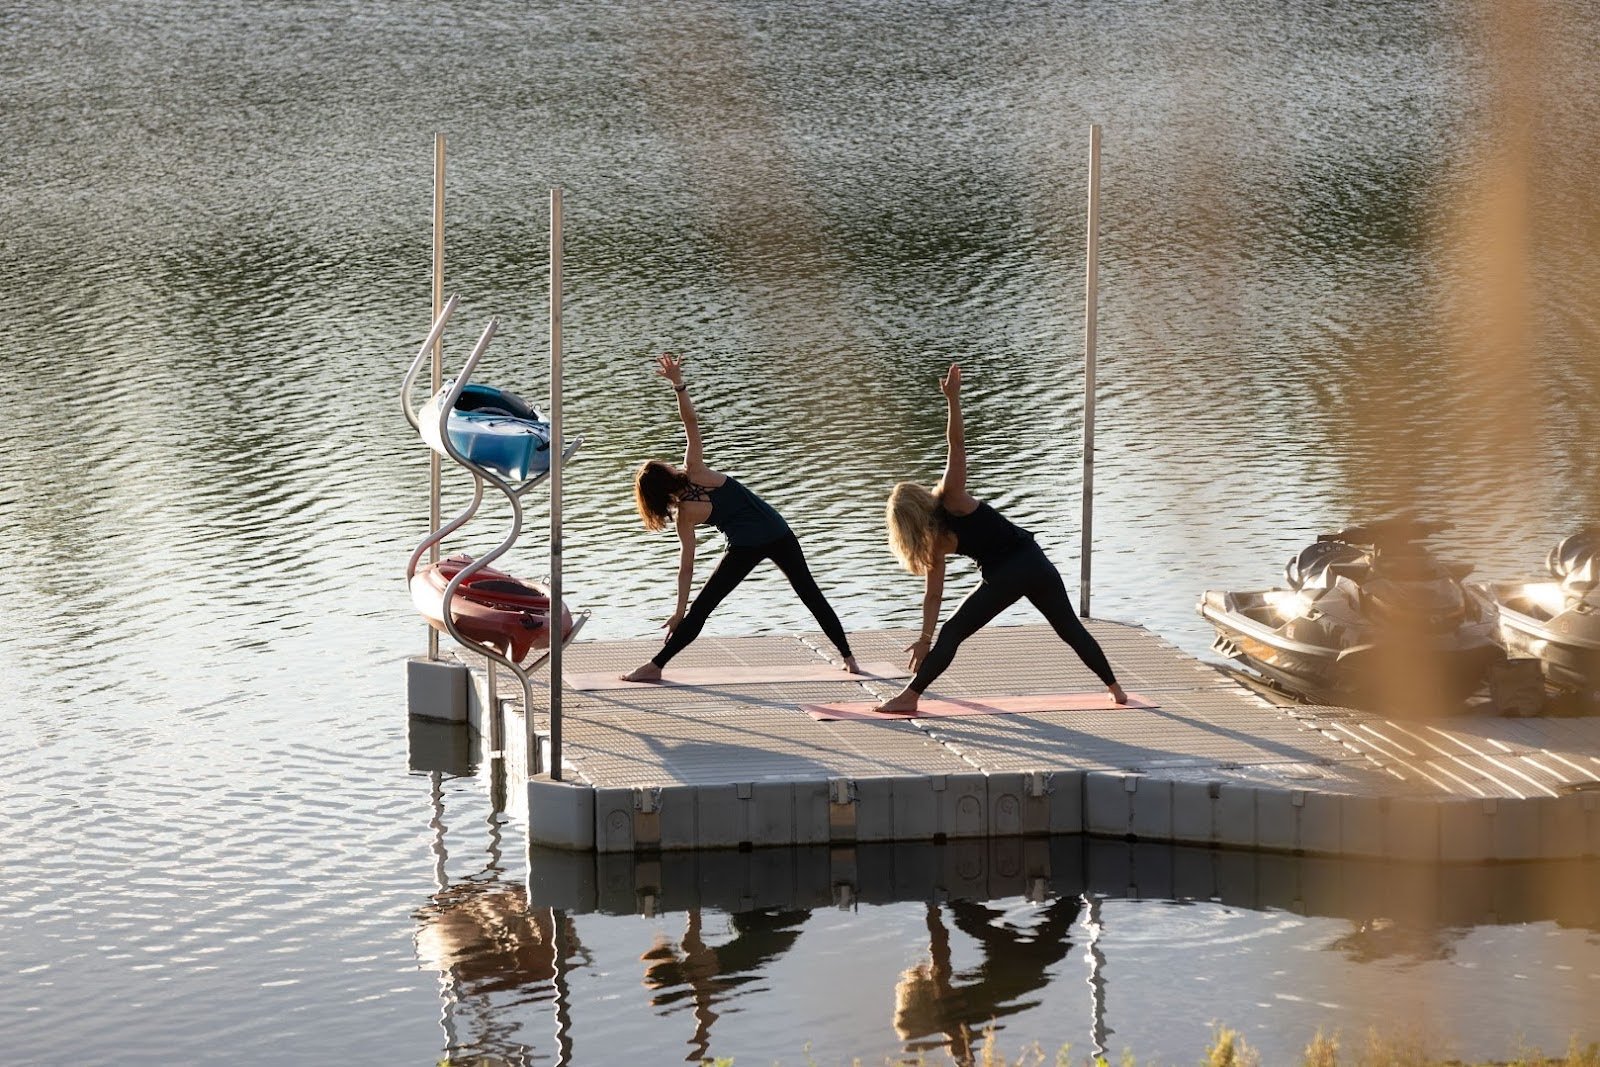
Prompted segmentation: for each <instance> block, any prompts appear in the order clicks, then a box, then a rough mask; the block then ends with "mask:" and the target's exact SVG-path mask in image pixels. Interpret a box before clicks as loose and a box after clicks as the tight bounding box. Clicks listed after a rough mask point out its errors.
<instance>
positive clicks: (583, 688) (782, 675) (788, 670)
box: [563, 661, 911, 692]
mask: <svg viewBox="0 0 1600 1067" xmlns="http://www.w3.org/2000/svg"><path fill="white" fill-rule="evenodd" d="M861 669H862V671H863V672H865V673H862V674H851V673H850V672H849V671H847V670H845V669H844V668H843V667H840V666H838V665H836V664H833V663H823V662H820V661H819V662H816V663H770V664H758V665H754V666H752V665H748V664H728V665H727V666H723V667H668V668H667V669H666V670H665V671H664V672H663V673H662V675H661V681H659V682H625V681H623V680H622V675H623V674H624V673H625V672H623V671H595V672H592V673H588V674H569V675H566V676H565V677H564V678H563V681H565V682H566V684H567V688H568V689H576V690H578V691H579V692H592V691H594V690H598V689H661V688H663V687H669V686H685V685H687V686H702V687H715V686H719V685H758V684H761V683H764V682H858V681H865V680H867V679H871V678H880V679H881V678H909V677H910V676H911V672H910V671H908V670H906V669H905V668H904V667H899V666H896V665H895V664H893V663H863V664H861Z"/></svg>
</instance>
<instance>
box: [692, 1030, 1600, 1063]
mask: <svg viewBox="0 0 1600 1067" xmlns="http://www.w3.org/2000/svg"><path fill="white" fill-rule="evenodd" d="M975 1036H976V1035H975ZM995 1036H996V1035H995V1033H994V1031H993V1030H992V1029H989V1030H985V1031H984V1032H983V1034H982V1037H981V1041H980V1042H975V1043H974V1044H975V1045H976V1046H977V1047H976V1048H975V1049H974V1055H973V1057H972V1058H970V1059H964V1060H958V1059H956V1058H955V1057H953V1056H951V1055H950V1054H949V1052H948V1051H946V1052H943V1053H939V1054H935V1055H934V1056H933V1057H931V1058H930V1057H929V1055H928V1054H926V1053H922V1054H919V1055H918V1056H917V1057H916V1059H914V1060H913V1059H906V1058H904V1057H896V1058H889V1057H885V1058H884V1060H883V1063H884V1065H885V1067H944V1065H946V1064H961V1065H962V1067H1157V1065H1155V1064H1153V1063H1151V1062H1149V1061H1141V1060H1139V1059H1138V1058H1137V1057H1136V1056H1134V1054H1133V1053H1132V1052H1131V1051H1130V1052H1123V1053H1122V1055H1121V1056H1120V1057H1118V1058H1117V1059H1114V1060H1108V1059H1106V1058H1104V1057H1093V1056H1081V1055H1080V1056H1074V1055H1073V1053H1072V1048H1071V1046H1070V1045H1063V1046H1061V1048H1060V1049H1058V1050H1056V1052H1055V1053H1054V1054H1052V1053H1049V1052H1046V1051H1045V1050H1044V1049H1043V1048H1041V1047H1040V1046H1038V1045H1033V1046H1030V1047H1028V1048H1024V1049H1023V1050H1022V1051H1021V1053H1020V1055H1019V1056H1018V1057H1017V1058H1016V1059H1011V1058H1009V1057H1008V1056H1007V1055H1006V1054H1005V1053H1004V1052H1002V1051H1001V1050H1000V1049H999V1048H998V1046H997V1042H996V1041H995ZM1194 1062H1196V1063H1198V1064H1199V1065H1200V1067H1600V1042H1590V1043H1589V1044H1587V1045H1584V1044H1580V1043H1579V1041H1578V1038H1577V1037H1576V1036H1575V1037H1573V1038H1572V1040H1571V1042H1570V1043H1569V1044H1568V1045H1567V1049H1566V1051H1565V1052H1563V1053H1558V1054H1554V1055H1551V1054H1547V1053H1544V1052H1542V1051H1540V1050H1539V1049H1536V1048H1529V1049H1524V1050H1521V1051H1519V1052H1518V1054H1517V1056H1516V1058H1514V1059H1510V1060H1462V1059H1458V1058H1455V1057H1454V1056H1451V1055H1449V1054H1447V1053H1441V1052H1439V1051H1437V1049H1432V1050H1430V1049H1429V1048H1428V1047H1427V1046H1426V1043H1425V1042H1424V1041H1423V1040H1422V1039H1420V1038H1413V1037H1397V1036H1393V1035H1384V1034H1380V1033H1378V1032H1376V1031H1369V1032H1368V1033H1366V1034H1365V1035H1364V1036H1363V1037H1362V1038H1360V1039H1359V1040H1356V1041H1346V1040H1345V1039H1344V1038H1343V1037H1341V1035H1339V1034H1337V1033H1335V1034H1331V1035H1330V1034H1324V1033H1322V1032H1321V1031H1318V1033H1317V1035H1316V1037H1314V1038H1312V1040H1311V1043H1310V1044H1308V1045H1307V1046H1306V1048H1305V1052H1304V1054H1303V1055H1302V1057H1301V1058H1300V1059H1299V1060H1296V1061H1294V1062H1293V1063H1289V1064H1276V1063H1274V1064H1263V1063H1262V1060H1261V1056H1260V1054H1259V1053H1258V1052H1257V1051H1256V1050H1255V1049H1253V1048H1251V1047H1250V1045H1249V1044H1248V1043H1247V1042H1246V1041H1245V1040H1244V1038H1242V1037H1241V1036H1240V1035H1239V1033H1238V1032H1237V1031H1234V1030H1230V1029H1228V1028H1227V1027H1220V1028H1218V1030H1217V1031H1216V1033H1215V1035H1214V1037H1213V1039H1212V1042H1211V1046H1210V1047H1209V1048H1207V1049H1205V1050H1204V1051H1203V1053H1202V1054H1201V1056H1200V1058H1199V1059H1198V1060H1196V1061H1194ZM701 1063H702V1065H703V1067H736V1064H735V1062H734V1060H733V1059H732V1058H728V1059H707V1060H702V1061H701ZM771 1063H772V1065H773V1067H782V1064H781V1062H780V1061H777V1060H773V1061H771ZM865 1065H866V1061H864V1060H862V1059H860V1058H859V1057H858V1058H856V1059H853V1060H851V1061H850V1064H849V1067H865ZM804 1067H823V1065H821V1064H819V1063H818V1062H817V1061H816V1060H814V1059H812V1058H811V1056H810V1054H809V1052H808V1053H807V1054H806V1057H805V1061H804Z"/></svg>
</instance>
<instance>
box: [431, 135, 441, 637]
mask: <svg viewBox="0 0 1600 1067" xmlns="http://www.w3.org/2000/svg"><path fill="white" fill-rule="evenodd" d="M443 308H444V134H442V133H435V134H434V135H433V318H432V319H431V320H429V321H431V322H438V321H439V312H440V311H441V310H442V309H443ZM429 380H430V381H431V382H432V383H433V392H432V393H431V394H430V395H433V396H437V395H438V394H439V389H440V387H442V386H443V385H444V342H443V341H442V340H436V341H434V342H433V373H432V374H431V375H430V376H429ZM438 528H439V453H437V452H435V451H434V450H433V449H431V448H430V449H428V532H429V533H430V534H431V533H432V532H433V531H435V530H437V529H438ZM428 562H429V563H438V562H439V545H438V543H437V542H435V543H434V544H433V545H432V546H431V547H430V548H429V549H428ZM438 658H439V631H438V630H435V629H434V628H433V627H432V626H430V627H428V659H430V660H436V659H438Z"/></svg>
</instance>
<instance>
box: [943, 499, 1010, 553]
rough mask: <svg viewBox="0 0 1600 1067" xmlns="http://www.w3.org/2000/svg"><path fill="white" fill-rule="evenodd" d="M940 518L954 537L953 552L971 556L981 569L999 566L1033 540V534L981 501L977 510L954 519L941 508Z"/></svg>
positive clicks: (953, 516) (955, 516) (956, 516)
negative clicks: (1021, 546)
mask: <svg viewBox="0 0 1600 1067" xmlns="http://www.w3.org/2000/svg"><path fill="white" fill-rule="evenodd" d="M939 514H940V515H941V516H942V517H943V519H944V524H945V527H946V528H947V529H949V531H950V532H951V533H953V534H955V535H956V551H957V552H959V553H961V555H963V556H971V557H972V558H973V559H974V560H976V561H977V562H978V566H979V567H980V568H983V567H988V566H990V565H991V564H994V563H997V562H999V561H1000V560H1002V559H1004V558H1005V557H1006V556H1008V555H1010V554H1011V552H1013V551H1014V550H1015V549H1016V548H1017V547H1018V546H1019V545H1025V544H1027V543H1028V542H1030V541H1032V540H1033V534H1031V533H1029V532H1028V531H1027V530H1024V529H1023V528H1022V527H1020V526H1018V525H1017V524H1016V523H1014V522H1012V521H1011V520H1010V519H1008V518H1006V517H1005V516H1004V515H1002V514H1000V513H999V512H998V511H996V510H995V509H994V508H992V507H990V506H989V505H988V504H986V503H983V502H981V501H980V502H979V504H978V507H977V510H975V511H973V512H971V513H969V514H966V515H953V514H951V513H950V512H948V511H946V510H945V508H944V506H943V505H940V507H939Z"/></svg>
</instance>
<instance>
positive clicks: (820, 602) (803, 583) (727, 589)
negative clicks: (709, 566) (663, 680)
mask: <svg viewBox="0 0 1600 1067" xmlns="http://www.w3.org/2000/svg"><path fill="white" fill-rule="evenodd" d="M764 559H770V560H771V561H772V562H774V563H776V564H777V565H778V569H779V570H781V571H782V572H783V576H784V577H785V578H787V579H789V584H790V585H792V586H794V591H795V592H796V593H799V594H800V601H801V603H803V604H805V606H806V607H808V608H810V609H811V614H813V615H815V616H816V617H817V622H818V623H820V624H821V625H822V632H823V633H825V634H827V635H828V640H829V641H832V642H833V644H834V647H835V648H837V649H838V650H839V654H840V655H841V656H843V657H845V658H846V659H849V658H850V640H849V638H847V637H845V635H844V627H843V626H841V625H840V624H839V616H838V615H835V614H834V611H833V608H832V607H830V606H829V604H828V598H827V597H825V596H823V595H822V590H821V589H819V588H817V580H816V579H815V578H813V577H811V568H810V567H808V566H806V554H805V553H804V552H802V551H801V550H800V539H799V538H797V537H795V535H794V534H792V533H790V534H785V535H784V536H782V537H780V538H778V539H777V540H776V541H768V542H767V543H766V544H764V545H757V546H755V547H754V548H751V547H749V546H740V545H729V546H728V551H727V552H725V553H724V554H723V556H722V558H721V559H720V560H718V561H717V568H716V570H714V571H712V572H711V577H709V578H707V579H706V584H705V585H704V586H703V587H702V588H701V590H700V595H699V596H697V597H695V598H694V603H693V604H690V605H689V612H688V614H686V615H685V616H684V617H683V621H682V622H680V623H678V626H677V629H675V630H673V631H672V633H671V635H669V636H668V637H667V643H666V644H665V645H663V646H662V647H661V651H660V652H657V653H656V657H655V659H653V660H651V661H650V662H651V663H654V664H655V665H656V666H657V667H665V666H666V665H667V661H668V660H670V659H671V658H672V657H673V656H676V655H677V654H678V653H679V652H682V651H683V650H684V649H685V648H687V647H688V645H689V643H690V642H691V641H693V640H694V639H695V638H697V637H699V636H700V631H701V630H702V629H703V628H704V627H705V624H706V619H707V618H708V617H710V615H711V613H712V612H713V611H715V610H716V608H717V605H718V604H720V603H722V601H723V600H724V598H726V597H727V595H728V594H729V593H731V592H733V590H734V588H735V587H736V586H738V584H739V583H740V582H742V581H744V580H745V578H746V577H747V576H748V575H749V574H750V572H751V571H753V570H755V569H756V564H758V563H760V562H761V561H762V560H764Z"/></svg>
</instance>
